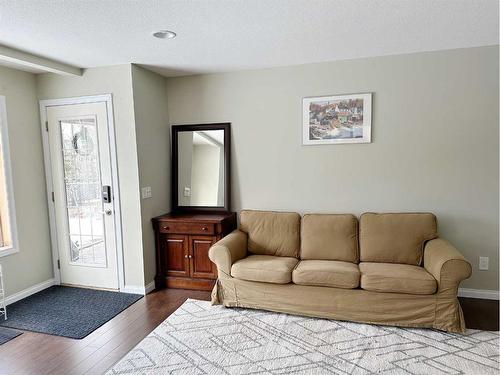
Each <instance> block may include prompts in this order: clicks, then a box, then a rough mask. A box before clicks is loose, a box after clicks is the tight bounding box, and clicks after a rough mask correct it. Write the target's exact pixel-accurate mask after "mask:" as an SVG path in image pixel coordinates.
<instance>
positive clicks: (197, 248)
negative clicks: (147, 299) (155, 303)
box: [153, 212, 236, 290]
mask: <svg viewBox="0 0 500 375" xmlns="http://www.w3.org/2000/svg"><path fill="white" fill-rule="evenodd" d="M153 227H154V230H155V237H156V277H155V283H156V288H165V287H167V288H180V289H198V290H211V289H212V288H213V286H214V284H215V280H216V279H217V268H216V266H215V264H213V263H212V262H211V261H210V259H209V258H208V250H209V249H210V247H211V246H212V245H213V244H214V243H215V242H217V241H218V240H220V239H221V238H222V237H224V236H225V235H227V234H228V233H230V232H231V231H233V230H234V229H236V214H235V213H234V212H229V213H214V214H208V213H207V214H205V213H179V214H174V213H170V214H166V215H163V216H158V217H156V218H154V219H153Z"/></svg>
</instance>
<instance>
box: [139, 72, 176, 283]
mask: <svg viewBox="0 0 500 375" xmlns="http://www.w3.org/2000/svg"><path fill="white" fill-rule="evenodd" d="M132 85H133V92H134V113H135V127H136V136H137V155H138V163H139V181H140V186H141V187H144V186H150V187H151V190H152V197H151V198H147V199H142V200H141V216H142V244H143V249H144V275H145V280H146V284H148V283H150V282H151V281H153V279H154V276H155V271H156V267H155V243H154V233H153V226H152V224H151V219H152V218H153V217H155V216H158V215H161V214H164V213H167V212H168V211H169V210H170V126H169V124H168V114H167V106H166V105H165V103H166V101H167V90H166V87H165V78H164V77H162V76H160V75H158V74H156V73H153V72H150V71H148V70H146V69H144V68H141V67H139V66H135V65H132Z"/></svg>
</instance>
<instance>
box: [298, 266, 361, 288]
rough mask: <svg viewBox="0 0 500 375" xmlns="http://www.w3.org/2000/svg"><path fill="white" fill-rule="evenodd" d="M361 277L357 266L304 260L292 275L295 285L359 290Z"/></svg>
mask: <svg viewBox="0 0 500 375" xmlns="http://www.w3.org/2000/svg"><path fill="white" fill-rule="evenodd" d="M359 277H360V273H359V268H358V265H357V264H354V263H350V262H341V261H336V260H302V261H300V263H299V264H298V265H297V267H295V269H294V270H293V273H292V280H293V282H294V283H295V284H300V285H317V286H329V287H334V288H343V289H354V288H357V287H358V286H359Z"/></svg>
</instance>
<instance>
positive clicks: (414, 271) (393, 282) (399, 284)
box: [359, 262, 437, 294]
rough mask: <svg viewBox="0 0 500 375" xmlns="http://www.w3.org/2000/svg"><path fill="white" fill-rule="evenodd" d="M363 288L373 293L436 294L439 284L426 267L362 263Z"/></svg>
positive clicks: (360, 268) (360, 266) (360, 267)
mask: <svg viewBox="0 0 500 375" xmlns="http://www.w3.org/2000/svg"><path fill="white" fill-rule="evenodd" d="M359 270H360V271H361V288H362V289H365V290H371V291H373V292H388V293H406V294H434V293H435V292H436V289H437V282H436V279H434V277H433V276H432V275H431V274H430V273H429V272H427V271H426V270H425V268H424V267H419V266H410V265H408V264H394V263H370V262H361V263H360V264H359Z"/></svg>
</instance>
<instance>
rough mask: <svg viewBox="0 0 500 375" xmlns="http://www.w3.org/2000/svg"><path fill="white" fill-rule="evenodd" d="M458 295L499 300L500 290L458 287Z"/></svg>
mask: <svg viewBox="0 0 500 375" xmlns="http://www.w3.org/2000/svg"><path fill="white" fill-rule="evenodd" d="M458 296H459V297H468V298H480V299H495V300H499V299H500V292H499V291H498V290H487V289H467V288H459V289H458Z"/></svg>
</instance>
